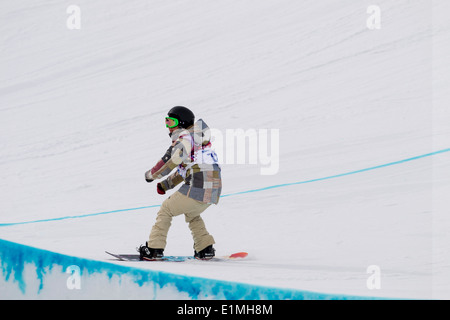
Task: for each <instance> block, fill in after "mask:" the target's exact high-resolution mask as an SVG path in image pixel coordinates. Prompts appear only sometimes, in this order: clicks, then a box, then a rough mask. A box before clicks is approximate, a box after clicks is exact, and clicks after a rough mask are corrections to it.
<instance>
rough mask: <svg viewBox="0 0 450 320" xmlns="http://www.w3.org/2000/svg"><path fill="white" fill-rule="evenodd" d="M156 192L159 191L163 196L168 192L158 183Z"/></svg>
mask: <svg viewBox="0 0 450 320" xmlns="http://www.w3.org/2000/svg"><path fill="white" fill-rule="evenodd" d="M156 191H158V193H159V194H161V195H163V194H166V191H165V190H164V189H163V187H162V186H161V183H158V184H157V185H156Z"/></svg>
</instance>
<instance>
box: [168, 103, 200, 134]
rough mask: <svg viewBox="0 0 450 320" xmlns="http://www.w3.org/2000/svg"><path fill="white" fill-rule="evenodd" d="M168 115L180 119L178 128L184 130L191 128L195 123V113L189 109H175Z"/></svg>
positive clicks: (178, 107) (180, 107) (179, 107)
mask: <svg viewBox="0 0 450 320" xmlns="http://www.w3.org/2000/svg"><path fill="white" fill-rule="evenodd" d="M167 115H168V116H169V117H172V118H175V119H178V126H179V127H180V128H183V129H186V128H189V127H190V126H192V125H193V124H194V121H195V115H194V113H193V112H192V111H191V110H189V109H188V108H186V107H182V106H177V107H173V108H172V109H170V111H169V112H168V113H167Z"/></svg>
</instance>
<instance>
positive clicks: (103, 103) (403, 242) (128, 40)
mask: <svg viewBox="0 0 450 320" xmlns="http://www.w3.org/2000/svg"><path fill="white" fill-rule="evenodd" d="M74 4H75V5H76V6H77V8H79V9H80V11H79V13H80V16H79V18H80V20H79V22H80V25H79V27H80V29H76V28H75V29H71V28H69V26H70V23H71V22H73V21H72V18H73V17H72V15H73V14H74V13H73V11H70V10H67V9H68V7H69V4H68V3H67V2H60V1H43V0H41V1H38V2H36V1H32V0H24V1H3V2H1V3H0V16H1V18H0V21H1V22H0V52H1V55H0V70H1V72H0V136H1V137H2V138H1V139H0V150H1V151H0V170H1V179H0V193H1V194H2V199H3V201H2V202H1V205H0V224H7V223H17V222H30V221H36V220H47V219H48V220H49V221H46V222H37V223H27V224H16V225H9V226H7V225H4V226H2V227H0V238H1V239H6V240H9V241H13V242H18V243H21V244H25V245H32V246H34V247H38V248H43V249H46V250H50V251H54V252H58V253H63V254H68V255H71V256H77V257H81V258H86V259H95V260H103V261H109V262H111V260H110V258H109V257H108V256H107V255H106V254H105V253H104V251H105V250H110V251H114V252H117V253H133V252H134V250H135V247H137V246H139V245H140V244H143V243H145V241H146V240H147V239H148V235H149V232H150V229H151V226H152V225H153V223H154V220H155V217H156V214H157V212H158V205H160V204H161V202H162V201H163V200H164V199H165V198H167V196H168V195H170V193H169V194H168V195H166V196H160V195H158V194H157V193H156V185H155V183H153V184H147V183H146V182H145V180H144V172H145V171H146V170H148V169H150V168H151V167H152V166H153V165H154V164H155V163H156V162H157V161H158V159H159V158H160V157H161V156H162V155H163V154H164V152H165V151H166V149H167V148H168V146H169V144H170V139H169V137H168V136H167V133H168V132H167V129H166V128H165V125H164V117H165V116H166V113H167V111H168V110H169V109H170V108H171V107H172V106H175V105H185V106H187V107H189V108H191V109H192V110H193V111H194V113H195V114H196V116H197V118H203V119H204V120H205V121H206V123H207V124H208V125H209V126H210V127H211V128H213V129H214V132H216V136H215V140H216V141H215V142H216V148H218V150H217V152H218V154H219V157H220V158H221V161H222V176H223V186H224V187H223V194H224V195H229V196H227V197H223V198H222V199H221V200H220V203H219V205H217V206H212V207H211V208H209V209H208V210H207V211H206V212H205V213H204V214H203V218H204V220H205V222H206V225H207V228H208V230H209V232H210V233H211V234H212V235H213V236H214V238H215V240H216V245H215V247H216V249H217V255H224V254H227V253H231V252H235V251H248V252H249V253H250V257H249V259H247V260H244V261H240V262H236V263H217V264H210V263H202V262H199V261H193V262H192V263H178V264H177V263H172V264H168V263H158V262H156V263H146V262H142V263H141V262H138V263H126V262H117V263H118V264H121V265H126V266H136V267H138V268H148V269H153V270H161V271H167V272H171V273H177V274H183V275H190V276H200V277H206V278H211V279H218V280H229V281H237V282H243V283H248V284H257V285H266V286H274V287H280V288H292V289H298V290H312V291H318V292H327V293H339V294H350V295H363V296H379V297H401V298H435V299H443V298H444V299H445V298H447V299H448V298H450V276H449V275H450V257H449V255H450V253H449V252H450V239H449V232H448V230H449V227H450V218H449V217H448V211H449V208H450V206H449V201H448V194H449V193H450V152H442V153H439V154H434V155H432V156H427V157H421V158H418V159H415V160H413V161H406V162H400V163H398V164H395V165H390V166H385V167H380V168H377V169H374V170H369V171H361V172H357V173H356V172H355V173H354V174H349V175H342V176H336V177H335V178H333V179H325V180H317V181H314V180H315V179H319V178H323V177H331V176H335V175H340V174H342V173H346V172H354V171H357V170H360V169H364V168H371V167H375V166H379V165H383V164H388V163H393V162H396V161H400V160H403V159H410V158H412V157H416V156H420V155H425V154H429V153H432V152H436V151H439V150H447V149H448V148H450V129H449V126H448V124H449V123H450V108H449V102H450V91H449V90H448V88H450V61H449V58H448V57H450V21H449V20H448V17H447V16H448V12H450V3H449V2H448V1H446V0H439V1H429V0H413V1H407V0H399V1H389V0H377V1H366V0H363V1H355V0H343V1H333V0H322V1H313V0H302V1H299V0H276V1H275V0H245V1H242V0H217V1H206V0H196V1H192V0H189V1H188V0H171V1H162V0H152V1H138V0H127V1H124V0H113V1H95V2H93V1H87V0H78V1H76V3H74ZM373 5H376V7H377V8H378V9H379V14H380V15H379V17H380V20H379V27H380V28H379V29H377V28H375V29H374V28H371V27H370V23H372V22H374V21H377V20H376V19H375V18H373V15H374V14H376V10H375V11H371V10H368V8H369V7H370V6H373ZM239 129H243V130H246V131H247V133H249V136H251V133H253V135H255V134H256V135H257V137H256V138H257V140H258V141H259V142H260V144H259V145H258V146H257V147H256V150H257V151H258V153H257V154H256V161H255V158H253V161H250V159H252V158H251V156H252V155H251V154H248V155H246V156H247V158H246V163H244V164H236V162H237V160H236V159H237V155H236V154H235V156H236V159H235V160H236V161H231V158H233V157H232V156H233V154H231V156H230V153H232V152H233V151H234V152H235V153H237V149H236V148H237V147H236V146H234V147H233V146H232V147H230V144H231V143H232V141H231V139H227V138H228V137H229V136H227V134H226V133H227V132H238V130H239ZM265 129H267V133H268V138H269V139H268V140H267V141H268V142H267V143H266V145H264V143H262V142H264V141H265V140H264V139H263V138H264V135H263V133H264V132H265V131H264V130H265ZM277 130H278V131H277ZM274 132H278V133H279V139H278V140H276V141H275V143H271V142H270V141H271V140H270V135H271V134H272V133H274ZM251 139H252V138H251V137H249V138H248V140H247V143H251V142H249V141H251ZM213 146H214V142H213ZM264 148H267V150H264ZM248 149H250V146H249V147H248ZM277 150H278V151H279V152H278V155H279V156H277V157H276V158H274V159H271V160H272V161H271V162H267V161H264V160H267V159H265V158H267V155H270V154H271V152H272V154H275V155H276V151H277ZM263 151H265V152H263ZM249 153H251V152H249ZM227 155H228V159H227ZM253 155H254V154H253ZM264 155H266V157H264ZM233 162H234V163H233ZM271 166H272V169H273V168H275V169H276V170H275V172H272V173H274V174H270V175H264V174H262V169H264V168H266V169H267V168H268V167H271ZM302 181H310V182H309V183H300V184H290V183H294V182H302ZM283 184H288V185H286V186H282V187H281V186H280V187H278V188H267V189H264V190H259V191H256V192H249V193H240V192H244V191H249V190H256V189H263V188H265V187H270V186H275V185H283ZM140 207H148V208H144V209H140V210H125V211H121V210H122V209H132V208H140ZM111 211H113V212H111ZM101 212H111V213H108V214H102V215H92V216H90V215H89V214H93V213H101ZM83 215H87V216H85V217H80V218H73V219H63V220H52V219H58V218H61V217H71V216H73V217H77V216H83ZM192 245H193V243H192V240H191V235H190V232H189V229H188V227H187V225H186V223H185V222H184V219H183V218H182V217H177V218H175V219H174V220H173V224H172V227H171V229H170V232H169V237H168V245H167V247H166V250H165V253H166V254H167V255H187V254H192V252H193V249H192ZM373 266H375V267H376V268H378V269H373ZM371 270H378V271H379V272H380V273H379V276H380V278H379V280H380V282H379V283H378V284H379V286H376V287H373V286H371V285H370V277H371V276H373V274H372V273H371Z"/></svg>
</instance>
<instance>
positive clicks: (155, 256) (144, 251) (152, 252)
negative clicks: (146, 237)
mask: <svg viewBox="0 0 450 320" xmlns="http://www.w3.org/2000/svg"><path fill="white" fill-rule="evenodd" d="M138 251H139V260H141V261H142V260H147V261H155V260H161V259H162V258H163V257H164V249H153V248H149V247H147V243H146V244H145V245H141V246H140V247H139V249H138Z"/></svg>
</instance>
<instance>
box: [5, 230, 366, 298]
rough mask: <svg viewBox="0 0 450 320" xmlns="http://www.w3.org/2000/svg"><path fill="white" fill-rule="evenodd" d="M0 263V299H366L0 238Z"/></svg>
mask: <svg viewBox="0 0 450 320" xmlns="http://www.w3.org/2000/svg"><path fill="white" fill-rule="evenodd" d="M0 266H1V269H0V299H167V300H175V299H194V300H196V299H221V300H291V299H292V300H303V299H368V298H366V297H357V296H348V295H336V294H325V293H316V292H310V291H302V290H294V289H284V288H272V287H265V286H258V285H251V284H244V283H236V282H229V281H222V280H214V279H206V278H199V277H191V276H183V275H177V274H171V273H167V272H162V271H155V270H149V269H140V268H134V267H129V266H122V265H119V264H115V263H109V262H106V261H96V260H89V259H84V258H78V257H72V256H68V255H64V254H60V253H55V252H51V251H47V250H43V249H38V248H33V247H29V246H25V245H22V244H18V243H14V242H10V241H6V240H1V239H0ZM369 299H371V298H369Z"/></svg>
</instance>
